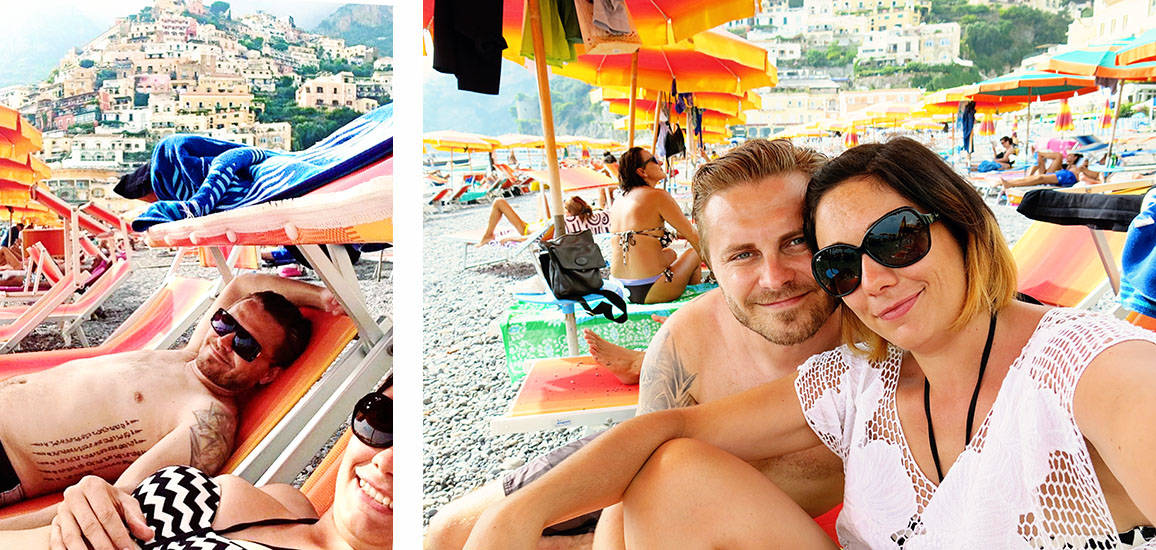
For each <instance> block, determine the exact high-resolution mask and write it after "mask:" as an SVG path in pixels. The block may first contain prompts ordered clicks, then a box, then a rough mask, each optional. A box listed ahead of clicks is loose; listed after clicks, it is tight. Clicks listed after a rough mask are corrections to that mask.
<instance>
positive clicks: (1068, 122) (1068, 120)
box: [1056, 99, 1076, 132]
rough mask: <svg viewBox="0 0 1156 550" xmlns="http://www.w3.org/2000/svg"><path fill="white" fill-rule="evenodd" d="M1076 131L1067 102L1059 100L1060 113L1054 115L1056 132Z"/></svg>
mask: <svg viewBox="0 0 1156 550" xmlns="http://www.w3.org/2000/svg"><path fill="white" fill-rule="evenodd" d="M1075 129H1076V125H1075V123H1073V122H1072V108H1071V107H1070V106H1069V105H1068V100H1066V99H1061V100H1060V112H1059V114H1057V115H1056V131H1057V132H1070V131H1072V130H1075Z"/></svg>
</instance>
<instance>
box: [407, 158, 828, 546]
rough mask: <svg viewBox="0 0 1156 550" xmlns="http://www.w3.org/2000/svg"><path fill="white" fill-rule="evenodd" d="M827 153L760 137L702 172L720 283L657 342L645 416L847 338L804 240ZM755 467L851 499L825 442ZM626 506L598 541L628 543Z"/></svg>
mask: <svg viewBox="0 0 1156 550" xmlns="http://www.w3.org/2000/svg"><path fill="white" fill-rule="evenodd" d="M823 161H824V159H823V157H822V156H820V155H818V154H816V153H813V152H811V151H809V150H805V149H801V148H796V147H794V146H792V145H791V144H790V143H789V142H786V141H775V142H768V141H763V140H759V141H756V142H750V143H749V144H747V145H744V146H743V147H740V148H738V149H736V150H735V151H733V152H732V153H730V154H728V155H726V156H724V157H722V158H721V159H719V160H718V161H715V162H712V163H711V164H708V165H706V166H704V167H703V168H701V169H700V170H699V172H698V174H696V176H695V181H694V193H695V204H694V219H695V220H697V222H698V231H699V236H700V243H701V245H702V247H703V250H704V254H705V256H706V258H707V260H708V262H709V264H710V266H711V271H712V272H713V273H714V274H715V276H716V277H717V278H718V283H719V288H718V289H716V290H713V291H711V292H708V293H707V294H705V295H703V296H702V297H700V298H699V299H697V300H695V301H693V302H691V303H689V304H687V305H686V306H684V307H682V308H681V309H679V310H678V311H677V312H675V313H674V314H673V315H671V317H670V318H669V319H668V320H667V321H666V322H665V323H664V324H663V326H662V328H660V329H659V331H658V333H657V334H656V335H655V337H654V339H653V340H652V341H651V343H650V346H649V347H648V348H647V350H646V355H645V359H644V360H643V365H642V373H641V382H640V384H641V385H640V389H639V406H638V414H645V413H648V412H654V411H658V410H663V409H669V408H676V407H686V406H690V405H694V404H697V403H704V402H708V401H714V400H717V399H722V398H724V397H727V396H730V395H734V394H736V393H739V392H742V391H743V390H746V389H749V388H752V387H755V386H758V385H760V384H762V383H765V382H767V381H769V380H774V379H777V378H780V377H783V376H787V375H789V374H792V373H794V372H795V369H796V368H797V367H798V366H799V365H801V364H802V363H803V362H804V361H805V360H806V359H807V358H809V357H810V356H812V355H814V354H816V353H820V352H823V351H827V350H829V349H832V348H834V347H836V345H838V343H839V318H838V315H837V314H833V312H834V311H835V305H836V304H835V301H834V300H832V299H831V298H829V297H828V296H827V294H826V293H824V292H823V291H822V290H821V289H820V288H819V287H818V286H817V285H816V284H815V280H814V278H813V277H812V276H811V271H810V269H811V267H810V266H811V264H810V259H811V254H810V252H809V250H808V249H807V245H806V243H805V242H804V241H803V219H802V210H803V193H804V191H805V189H806V185H807V182H808V181H809V179H810V174H811V172H812V171H814V170H815V169H817V168H818V167H819V165H820V164H821V163H822V162H823ZM580 446H581V445H568V446H567V447H568V451H569V452H560V453H557V454H555V453H551V455H554V456H548V457H547V458H546V459H544V460H542V461H539V460H538V459H535V461H531V463H529V464H528V465H527V469H531V470H532V469H538V470H540V469H541V468H542V467H543V466H545V467H547V468H548V467H549V466H551V465H553V464H556V463H557V461H559V460H561V458H564V457H562V456H559V455H563V454H565V455H568V454H570V453H572V452H574V451H575V450H577V448H579V447H580ZM541 462H547V463H548V464H541ZM756 467H758V468H759V469H760V470H761V471H762V472H763V473H764V474H765V475H766V476H767V477H768V478H769V479H771V480H772V481H774V482H775V483H776V484H777V485H778V486H780V487H782V488H783V490H784V492H786V493H787V494H788V495H790V496H791V498H792V499H794V500H795V502H797V503H799V504H800V505H801V506H802V507H803V508H804V509H805V510H806V511H807V512H809V513H810V514H811V515H812V516H813V517H815V516H820V515H823V514H826V513H827V512H828V511H830V510H831V509H832V508H833V507H835V506H837V505H838V504H839V503H840V502H841V501H842V496H843V466H842V463H841V462H840V460H839V458H838V457H836V456H835V455H834V454H832V453H831V452H830V451H829V450H827V449H826V447H824V446H822V445H816V446H815V447H813V448H811V449H807V450H805V451H801V452H799V453H795V454H792V455H788V456H784V457H780V458H777V459H772V460H768V461H764V462H761V463H759V464H757V465H756ZM542 473H544V471H536V472H525V471H518V472H514V473H512V474H511V475H510V476H509V477H507V479H506V480H498V481H495V482H491V483H489V484H487V485H485V486H483V487H482V488H480V489H478V490H476V491H474V492H473V493H470V494H468V495H466V496H464V497H462V498H461V499H459V500H457V501H454V502H451V503H450V504H448V505H447V506H446V507H444V508H442V510H440V511H439V513H438V514H437V516H435V517H434V518H433V520H432V521H431V523H430V527H429V530H428V532H427V536H426V541H425V542H426V547H427V548H431V549H445V548H454V549H457V548H461V547H462V545H463V544H464V543H465V540H466V538H467V537H468V536H469V532H470V530H471V529H472V527H473V525H474V523H475V522H476V521H477V518H478V516H479V515H480V514H481V513H482V512H483V511H484V510H485V508H486V507H488V506H490V505H492V504H493V503H495V502H497V501H499V500H501V499H502V498H503V496H505V495H507V494H509V493H510V492H511V491H512V490H514V489H517V488H518V486H520V485H523V484H525V483H528V482H529V481H531V480H532V479H534V478H536V477H537V476H540V475H541V474H542ZM617 508H618V506H615V507H612V508H608V509H606V510H604V511H603V513H602V517H601V519H600V520H599V524H598V529H597V530H596V532H595V535H594V537H593V544H594V546H595V547H596V548H614V547H622V546H623V535H622V527H621V512H620V511H619V510H616V509H617ZM551 538H554V537H547V538H544V539H543V546H546V545H547V544H549V542H548V539H551ZM589 540H590V539H589V538H588V537H587V538H586V539H585V540H583V541H578V542H582V543H584V544H589V542H587V541H589Z"/></svg>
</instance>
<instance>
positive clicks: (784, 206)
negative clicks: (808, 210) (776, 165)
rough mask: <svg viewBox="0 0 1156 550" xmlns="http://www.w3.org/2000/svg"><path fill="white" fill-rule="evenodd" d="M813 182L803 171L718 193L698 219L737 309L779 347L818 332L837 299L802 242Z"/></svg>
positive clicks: (739, 316) (713, 266)
mask: <svg viewBox="0 0 1156 550" xmlns="http://www.w3.org/2000/svg"><path fill="white" fill-rule="evenodd" d="M806 187H807V176H806V175H805V174H803V173H801V172H792V173H788V174H783V175H779V176H772V177H768V178H766V179H763V180H761V181H758V182H755V183H752V184H746V185H737V186H735V187H732V188H730V189H727V190H725V191H721V192H719V193H716V194H715V195H714V196H713V197H711V198H710V200H709V201H707V204H706V206H705V207H704V208H703V211H702V216H701V217H702V219H701V220H700V221H699V224H700V226H702V227H703V228H704V232H705V233H706V235H707V236H708V237H707V238H708V241H709V257H710V265H711V270H712V271H713V272H714V274H715V277H717V278H718V283H719V288H720V289H721V290H722V293H723V296H725V297H726V301H727V305H728V306H729V307H730V310H731V313H732V314H734V316H735V319H737V320H738V321H739V322H740V323H742V324H743V325H744V326H746V327H747V328H750V329H751V330H753V331H755V332H757V333H759V334H761V335H762V336H763V337H764V338H766V339H767V340H769V341H770V342H772V343H775V344H779V345H794V344H798V343H801V342H803V341H805V340H807V339H808V338H810V337H811V336H813V335H814V334H815V332H816V331H818V330H819V328H820V327H822V326H823V323H824V322H826V321H827V318H828V317H830V316H831V313H832V312H833V311H834V310H835V307H836V305H837V303H838V302H837V301H836V300H835V299H834V298H832V297H831V296H830V295H828V294H827V293H825V292H823V290H822V289H821V288H819V286H818V284H817V283H816V282H815V279H814V277H812V276H811V252H810V250H809V249H808V248H807V243H806V241H805V240H804V239H803V218H802V212H803V194H804V192H805V191H806Z"/></svg>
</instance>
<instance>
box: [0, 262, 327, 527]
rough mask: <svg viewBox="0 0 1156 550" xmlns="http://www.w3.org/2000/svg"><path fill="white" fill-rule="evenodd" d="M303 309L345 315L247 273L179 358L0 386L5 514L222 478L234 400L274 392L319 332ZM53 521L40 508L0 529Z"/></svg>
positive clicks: (301, 290)
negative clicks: (51, 502) (58, 500)
mask: <svg viewBox="0 0 1156 550" xmlns="http://www.w3.org/2000/svg"><path fill="white" fill-rule="evenodd" d="M298 306H309V307H314V308H318V309H323V310H326V311H329V312H334V313H336V312H339V311H340V305H338V303H337V301H336V299H335V298H334V297H333V295H332V294H331V293H330V292H329V291H328V290H326V289H323V288H321V287H318V286H314V285H311V284H307V283H302V282H299V281H292V280H286V279H282V278H280V277H275V276H271V275H256V274H253V275H242V276H239V277H237V278H235V279H233V281H232V282H230V283H229V285H227V286H226V287H225V288H224V290H222V292H221V294H220V296H218V297H217V300H216V301H215V302H214V303H213V305H212V306H211V307H210V309H209V313H208V314H207V316H206V317H205V318H204V319H202V320H201V322H200V324H199V325H198V326H197V328H196V330H195V332H194V333H193V336H192V338H191V339H190V341H189V344H188V345H187V346H185V347H184V348H183V349H179V350H162V351H152V350H147V351H133V352H125V353H117V354H110V355H104V356H98V357H92V358H87V359H78V360H75V361H70V362H67V363H64V364H62V365H60V366H58V367H55V368H52V369H48V370H45V371H42V372H38V373H34V374H29V375H21V376H15V377H12V378H8V379H6V380H2V381H0V410H3V411H4V415H2V416H0V449H2V451H0V506H3V505H7V504H11V503H14V502H17V501H20V500H23V499H24V498H28V497H33V496H37V495H42V494H46V493H51V492H55V491H59V490H61V489H64V488H65V487H68V486H69V485H72V484H74V483H76V482H77V481H79V480H80V479H81V478H82V477H84V476H86V475H96V476H99V477H101V478H104V479H108V480H116V486H117V487H118V488H121V489H126V490H131V489H132V488H133V487H135V486H136V485H137V484H138V483H140V481H141V480H142V479H144V478H145V476H147V475H148V474H150V473H152V472H153V471H155V470H156V469H157V468H160V467H163V466H170V465H178V464H180V465H190V466H195V467H197V468H200V469H201V470H204V471H206V472H210V473H216V471H217V469H219V468H220V467H221V465H222V464H223V463H224V461H225V460H226V458H227V457H228V456H229V454H230V453H231V452H232V448H233V438H234V435H235V429H236V426H237V418H238V414H239V412H238V408H237V399H238V398H239V397H240V396H242V395H243V394H245V393H246V392H247V391H248V390H250V389H252V388H253V387H255V386H257V385H259V384H267V383H269V382H271V381H272V380H273V379H274V378H275V377H276V376H277V375H278V373H280V372H281V370H282V368H283V367H286V366H288V365H290V364H292V363H293V361H295V360H296V359H297V357H299V356H300V355H301V353H302V352H303V351H304V349H305V346H306V345H307V344H308V342H309V337H310V334H311V332H312V327H311V325H310V323H309V321H308V320H307V319H306V318H305V317H304V316H302V314H301V312H300V311H299V310H298V309H297V308H298ZM0 376H2V373H0ZM50 519H51V510H42V511H40V512H36V513H33V514H29V515H25V516H19V517H15V518H11V519H9V520H5V521H0V528H4V529H12V528H23V527H33V526H41V525H47V524H48V521H50ZM0 546H2V545H0Z"/></svg>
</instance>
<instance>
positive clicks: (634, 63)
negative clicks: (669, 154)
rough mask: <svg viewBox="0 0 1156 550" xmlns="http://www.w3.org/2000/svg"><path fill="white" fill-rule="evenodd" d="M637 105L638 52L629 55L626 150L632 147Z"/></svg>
mask: <svg viewBox="0 0 1156 550" xmlns="http://www.w3.org/2000/svg"><path fill="white" fill-rule="evenodd" d="M637 103H638V50H634V53H632V54H630V130H629V132H630V133H629V138H628V139H627V146H626V148H627V149H631V148H633V147H634V107H635V105H636V104H637Z"/></svg>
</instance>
